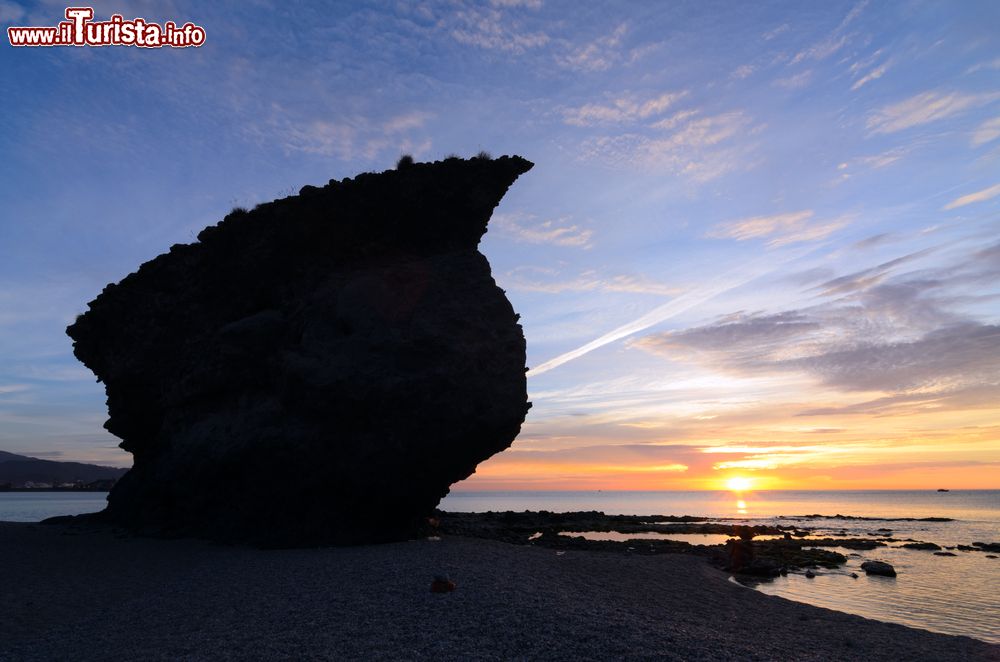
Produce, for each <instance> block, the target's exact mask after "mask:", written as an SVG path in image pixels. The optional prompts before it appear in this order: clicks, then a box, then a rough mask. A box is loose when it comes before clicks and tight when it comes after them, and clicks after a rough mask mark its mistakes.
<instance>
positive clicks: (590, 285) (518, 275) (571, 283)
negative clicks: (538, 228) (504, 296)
mask: <svg viewBox="0 0 1000 662" xmlns="http://www.w3.org/2000/svg"><path fill="white" fill-rule="evenodd" d="M543 276H547V277H544V278H543ZM504 287H510V288H511V289H514V290H523V291H529V292H547V293H550V294H558V293H560V292H622V293H631V294H652V295H656V296H676V295H677V294H680V293H681V292H682V291H683V290H681V289H680V288H678V287H675V286H673V285H670V284H668V283H662V282H659V281H656V280H654V279H652V278H649V277H646V276H636V275H626V274H617V275H604V274H601V273H600V272H598V271H596V270H592V269H591V270H587V271H584V272H583V273H581V274H579V275H578V276H575V277H573V278H570V279H564V278H560V277H559V275H558V273H557V272H556V271H555V270H551V269H538V268H520V269H516V270H514V271H513V272H511V273H509V274H508V279H507V280H505V282H504Z"/></svg>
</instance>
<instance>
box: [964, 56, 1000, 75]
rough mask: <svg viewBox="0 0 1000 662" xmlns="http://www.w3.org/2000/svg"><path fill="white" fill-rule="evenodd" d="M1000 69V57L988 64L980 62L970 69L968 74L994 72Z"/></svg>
mask: <svg viewBox="0 0 1000 662" xmlns="http://www.w3.org/2000/svg"><path fill="white" fill-rule="evenodd" d="M997 69H1000V57H998V58H996V59H995V60H989V61H988V62H980V63H979V64H976V65H973V66H971V67H969V70H968V71H967V72H966V73H969V74H974V73H976V72H977V71H992V70H997Z"/></svg>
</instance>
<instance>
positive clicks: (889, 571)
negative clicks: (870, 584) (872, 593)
mask: <svg viewBox="0 0 1000 662" xmlns="http://www.w3.org/2000/svg"><path fill="white" fill-rule="evenodd" d="M861 569H862V570H864V571H865V574H868V575H880V576H882V577H895V576H896V569H895V568H894V567H892V565H891V564H889V563H886V562H885V561H865V562H864V563H862V564H861Z"/></svg>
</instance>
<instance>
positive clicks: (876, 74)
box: [851, 63, 889, 90]
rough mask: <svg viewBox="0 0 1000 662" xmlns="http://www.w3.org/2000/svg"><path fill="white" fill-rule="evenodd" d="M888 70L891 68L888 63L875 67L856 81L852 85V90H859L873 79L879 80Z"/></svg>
mask: <svg viewBox="0 0 1000 662" xmlns="http://www.w3.org/2000/svg"><path fill="white" fill-rule="evenodd" d="M888 70H889V64H888V63H886V64H883V65H880V66H878V67H875V68H874V69H872V70H871V71H869V72H868V73H867V74H865V75H864V76H862V77H861V78H859V79H858V80H856V81H854V85H851V90H858V89H860V88H862V87H864V86H865V85H867V84H868V83H870V82H872V81H873V80H878V79H879V78H881V77H882V76H883V75H885V72H886V71H888Z"/></svg>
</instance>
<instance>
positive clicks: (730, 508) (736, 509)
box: [441, 490, 1000, 643]
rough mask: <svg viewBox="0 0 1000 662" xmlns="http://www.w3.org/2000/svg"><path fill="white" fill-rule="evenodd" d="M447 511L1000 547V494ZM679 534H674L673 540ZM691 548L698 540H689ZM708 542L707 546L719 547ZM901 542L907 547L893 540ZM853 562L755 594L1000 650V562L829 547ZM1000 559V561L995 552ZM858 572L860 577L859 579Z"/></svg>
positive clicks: (523, 501) (557, 495) (536, 495)
mask: <svg viewBox="0 0 1000 662" xmlns="http://www.w3.org/2000/svg"><path fill="white" fill-rule="evenodd" d="M441 509H442V510H450V511H454V512H486V511H489V510H493V511H502V510H515V511H522V510H550V511H553V512H566V511H573V510H600V511H603V512H605V513H608V514H624V515H699V516H705V517H710V518H732V519H735V520H738V523H744V522H745V523H747V524H790V523H793V522H794V523H795V524H796V525H797V526H801V527H810V528H813V529H815V533H816V534H818V535H827V534H834V533H840V532H842V531H844V532H846V533H847V534H849V535H851V536H863V537H868V538H874V537H878V536H879V535H880V534H882V533H885V532H884V531H883V532H880V531H878V529H892V534H891V535H892V537H894V538H912V539H914V540H920V541H925V542H933V543H937V544H938V545H941V546H942V547H944V546H954V545H959V544H963V545H970V544H971V543H973V542H1000V490H975V491H960V490H953V491H951V492H936V491H844V492H793V491H782V492H746V493H743V494H739V495H737V494H734V493H732V492H464V493H463V492H453V493H452V494H450V495H448V497H446V498H445V499H444V500H443V501H442V502H441ZM814 514H818V515H837V514H840V515H852V516H855V517H881V518H897V517H913V518H921V517H949V518H952V519H954V520H956V521H954V522H904V521H894V522H893V521H878V520H876V521H865V520H861V521H859V520H830V519H822V518H805V519H801V520H799V519H796V520H793V521H789V518H791V517H797V516H805V515H814ZM672 537H676V536H672ZM690 542H696V541H694V540H691V541H690ZM718 542H720V541H719V540H714V539H713V540H706V541H705V543H704V544H717V543H718ZM890 544H891V545H898V544H900V543H890ZM830 549H833V550H834V551H838V552H840V553H841V554H844V555H845V556H847V557H848V563H847V565H846V566H845V567H843V568H841V569H839V570H818V571H816V572H817V576H816V577H815V578H813V579H808V578H806V577H805V576H804V575H802V574H790V575H789V576H788V577H781V578H778V579H775V580H773V581H768V582H762V583H759V584H755V585H754V587H755V588H756V589H757V590H759V591H762V592H764V593H768V594H770V595H780V596H782V597H785V598H788V599H790V600H798V601H800V602H808V603H810V604H813V605H817V606H820V607H827V608H829V609H837V610H839V611H845V612H850V613H852V614H858V615H860V616H865V617H867V618H873V619H877V620H881V621H891V622H895V623H901V624H903V625H909V626H912V627H919V628H923V629H926V630H933V631H935V632H943V633H946V634H963V635H966V636H970V637H975V638H977V639H982V640H985V641H990V642H994V643H1000V558H997V559H991V558H987V555H986V554H984V553H983V552H963V551H960V550H957V549H955V550H951V551H952V552H953V553H954V554H956V555H957V556H954V557H942V556H935V555H934V554H933V553H932V552H929V551H920V550H910V549H899V548H895V547H888V548H886V547H883V548H879V549H874V550H871V551H853V550H849V549H844V548H836V547H835V548H830ZM996 556H1000V554H998V555H996ZM870 559H871V560H882V561H888V562H889V563H891V564H892V565H893V566H895V568H896V572H897V573H898V577H896V578H895V579H890V578H885V577H869V576H867V575H865V573H864V572H863V571H862V570H861V569H860V567H859V566H860V565H861V563H863V562H864V561H866V560H870ZM851 572H856V573H857V574H858V575H859V577H858V578H857V579H854V578H852V577H851V576H850V574H851Z"/></svg>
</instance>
